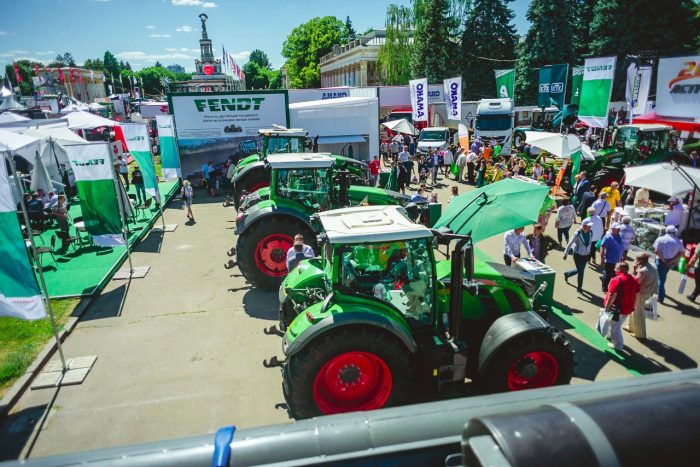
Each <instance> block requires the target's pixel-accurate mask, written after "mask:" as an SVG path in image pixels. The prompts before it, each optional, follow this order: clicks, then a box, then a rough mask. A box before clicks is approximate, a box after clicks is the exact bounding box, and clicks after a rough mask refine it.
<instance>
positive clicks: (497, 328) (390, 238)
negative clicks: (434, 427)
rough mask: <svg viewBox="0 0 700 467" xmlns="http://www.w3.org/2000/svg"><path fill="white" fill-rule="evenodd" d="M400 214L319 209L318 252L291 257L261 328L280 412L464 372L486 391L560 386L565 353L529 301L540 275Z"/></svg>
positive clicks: (437, 387)
mask: <svg viewBox="0 0 700 467" xmlns="http://www.w3.org/2000/svg"><path fill="white" fill-rule="evenodd" d="M404 213H405V210H403V209H402V208H400V207H397V206H372V207H363V208H357V207H355V208H347V209H341V210H337V211H331V212H325V213H321V214H319V216H318V217H319V219H320V222H321V223H322V225H323V229H324V233H322V234H320V235H319V237H320V240H321V243H322V254H321V257H320V258H314V259H310V260H306V261H302V262H301V263H300V265H299V266H298V267H297V268H295V270H294V271H292V272H290V274H289V275H288V276H287V278H286V279H285V281H284V283H283V285H282V286H281V287H280V291H279V294H280V304H281V307H280V326H281V329H283V330H285V331H286V332H285V333H284V334H282V332H281V331H277V330H273V331H268V330H266V333H268V334H272V333H277V334H278V335H283V346H282V347H283V351H284V354H285V356H286V360H285V361H279V360H277V358H276V357H273V359H272V360H271V362H267V361H265V362H264V365H265V366H267V367H270V366H282V374H283V390H284V397H285V400H286V402H287V407H288V411H289V413H290V415H291V416H292V417H293V418H295V419H303V418H309V417H313V416H317V415H324V414H334V413H343V412H351V411H358V410H372V409H379V408H382V407H388V406H395V405H400V404H404V403H408V402H411V401H413V400H415V396H416V395H418V394H420V395H421V399H423V400H425V399H428V400H430V399H436V398H438V397H439V395H440V394H441V393H444V392H445V391H446V390H447V389H449V388H452V390H454V388H455V386H456V387H457V388H460V387H464V383H465V379H470V380H472V381H473V382H475V383H477V385H478V387H479V388H480V389H481V390H483V391H485V392H502V391H517V390H522V389H533V388H541V387H547V386H553V385H560V384H568V383H569V382H570V380H571V378H572V376H573V367H574V361H573V351H572V350H571V348H570V344H569V342H568V340H567V339H566V337H565V335H564V334H563V333H562V332H561V331H559V330H557V329H555V328H553V327H552V326H550V325H549V324H548V323H547V321H546V314H545V310H544V309H543V308H540V305H539V304H538V300H539V298H538V297H539V294H540V293H541V292H542V291H543V289H545V288H546V287H547V284H546V283H542V284H541V285H540V286H539V287H537V286H535V284H534V283H531V282H528V279H527V277H526V276H524V275H523V274H522V273H519V272H518V271H517V269H516V268H511V267H506V266H500V265H496V264H492V263H489V264H487V263H485V262H482V261H478V260H476V261H475V259H474V254H473V246H472V241H471V238H470V237H469V236H465V235H455V234H452V233H451V232H450V231H436V230H431V229H428V228H427V227H425V226H422V225H419V224H415V223H413V222H411V221H410V219H408V218H407V217H406V216H405V215H404ZM436 243H440V244H448V245H450V244H452V245H454V248H453V249H452V252H451V259H448V260H442V261H436V259H435V257H434V254H433V251H434V248H433V247H434V245H435V244H436ZM524 290H527V291H528V293H526V292H524ZM533 308H539V313H536V312H533V311H532V310H533ZM540 313H541V314H542V315H544V316H545V317H544V318H543V317H542V315H541V314H540Z"/></svg>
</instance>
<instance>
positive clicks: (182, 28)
mask: <svg viewBox="0 0 700 467" xmlns="http://www.w3.org/2000/svg"><path fill="white" fill-rule="evenodd" d="M175 30H176V31H177V32H192V31H194V28H192V26H187V25H184V26H180V27H179V28H176V29H175Z"/></svg>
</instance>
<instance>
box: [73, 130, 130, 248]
mask: <svg viewBox="0 0 700 467" xmlns="http://www.w3.org/2000/svg"><path fill="white" fill-rule="evenodd" d="M64 148H65V150H66V153H67V154H68V160H69V161H70V165H71V168H72V169H73V172H74V173H75V180H76V184H77V186H78V192H79V193H80V209H81V210H82V212H83V222H85V229H86V230H87V232H88V233H89V234H90V235H91V236H92V240H93V242H95V245H98V246H126V242H125V241H124V236H123V235H122V219H121V215H120V213H119V204H118V202H117V192H116V189H115V187H114V174H113V170H114V169H113V166H112V164H111V163H110V160H111V155H110V151H109V145H108V144H107V143H90V144H76V145H66V146H64Z"/></svg>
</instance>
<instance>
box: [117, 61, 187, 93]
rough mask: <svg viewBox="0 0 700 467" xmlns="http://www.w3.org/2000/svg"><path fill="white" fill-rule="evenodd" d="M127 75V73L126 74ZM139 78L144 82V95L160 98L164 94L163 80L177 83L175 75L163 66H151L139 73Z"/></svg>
mask: <svg viewBox="0 0 700 467" xmlns="http://www.w3.org/2000/svg"><path fill="white" fill-rule="evenodd" d="M125 73H127V72H125ZM138 76H140V77H141V80H143V93H144V94H145V95H155V96H159V95H161V94H163V92H164V90H163V84H162V80H163V78H168V79H169V80H170V81H171V82H173V81H175V79H176V77H175V73H173V72H172V71H170V70H168V69H167V68H163V67H162V66H157V65H156V66H151V67H147V68H144V69H143V70H141V71H139V72H138Z"/></svg>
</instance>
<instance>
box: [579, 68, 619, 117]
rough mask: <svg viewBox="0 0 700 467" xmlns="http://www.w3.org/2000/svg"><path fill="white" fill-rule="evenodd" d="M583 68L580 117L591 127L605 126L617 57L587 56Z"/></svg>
mask: <svg viewBox="0 0 700 467" xmlns="http://www.w3.org/2000/svg"><path fill="white" fill-rule="evenodd" d="M583 68H584V70H583V83H582V85H581V102H580V103H579V110H578V118H579V120H581V121H582V122H584V123H585V124H586V125H588V126H590V127H594V128H605V127H606V126H607V123H608V105H609V103H610V95H611V93H612V83H613V78H614V77H615V57H600V58H587V59H586V63H585V64H584V65H583Z"/></svg>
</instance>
